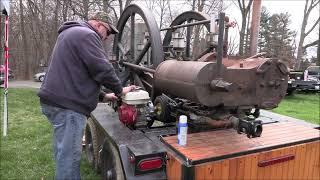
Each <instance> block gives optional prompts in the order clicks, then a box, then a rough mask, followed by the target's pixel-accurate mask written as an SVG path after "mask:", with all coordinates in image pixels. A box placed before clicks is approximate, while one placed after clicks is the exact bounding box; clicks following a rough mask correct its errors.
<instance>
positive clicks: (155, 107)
mask: <svg viewBox="0 0 320 180" xmlns="http://www.w3.org/2000/svg"><path fill="white" fill-rule="evenodd" d="M128 19H130V21H128ZM136 21H139V22H140V21H144V24H145V28H144V29H145V31H144V32H143V33H140V34H139V33H137V32H136V30H137V29H138V28H137V27H135V25H136V23H135V22H136ZM195 26H202V27H203V28H202V29H206V31H207V32H206V38H204V39H206V48H205V49H204V50H202V51H201V52H200V53H198V54H192V50H191V47H192V43H194V41H195V39H196V37H195V36H193V35H192V28H191V27H195ZM229 27H230V23H229V18H228V17H225V15H224V13H220V15H219V18H218V19H210V18H209V17H208V16H206V15H204V14H201V13H199V12H195V11H187V12H184V13H182V14H181V15H179V16H178V17H177V18H176V19H175V20H174V21H173V22H172V24H171V25H170V27H168V28H163V29H159V28H158V26H157V23H156V21H155V19H154V17H153V15H152V14H151V12H150V11H149V10H148V9H147V8H144V7H140V6H138V5H136V4H132V5H130V6H128V7H127V8H126V10H125V11H124V12H123V14H122V16H121V17H120V19H119V22H118V25H117V28H118V29H119V31H120V33H119V34H118V35H117V36H116V37H115V42H114V54H115V56H116V60H117V63H116V65H115V67H116V69H117V72H118V75H119V77H120V78H121V80H122V82H123V84H124V85H125V84H128V83H134V84H136V85H138V86H139V87H141V88H142V89H143V90H145V91H143V92H148V95H146V94H144V93H143V92H142V94H144V96H143V97H144V98H143V99H144V100H143V101H137V102H140V103H133V104H132V103H130V102H129V101H127V102H123V104H122V105H121V106H119V107H118V110H119V115H120V119H121V121H122V122H124V123H125V124H127V125H129V126H131V127H135V124H136V122H139V121H137V119H139V114H140V119H143V118H141V117H142V116H143V117H146V118H145V119H146V125H147V126H148V127H151V126H152V123H153V121H155V120H157V121H161V122H162V123H164V124H165V125H168V124H175V122H176V120H177V117H178V116H179V115H181V114H185V115H187V116H188V118H189V120H190V121H189V126H190V127H191V128H190V129H191V131H195V132H198V131H204V130H212V129H216V128H229V127H233V128H235V129H236V130H237V131H238V132H239V133H245V134H247V136H248V137H259V136H260V135H261V133H262V122H261V121H259V120H256V118H258V117H259V110H260V109H272V108H275V107H277V105H278V104H279V103H280V101H281V99H282V98H283V97H284V96H285V93H286V89H287V76H288V71H287V67H286V66H285V65H284V64H283V63H282V62H281V61H279V60H278V59H275V58H265V57H263V54H258V55H255V56H252V57H249V58H245V59H237V60H235V59H229V58H228V57H227V56H226V51H227V39H228V28H229ZM140 29H141V28H140ZM181 29H184V30H181ZM199 29H201V28H199ZM162 31H166V34H165V36H164V38H163V42H161V37H160V32H162ZM199 34H201V33H199V32H198V34H197V35H199ZM202 34H203V33H202ZM139 38H140V40H139ZM141 39H142V40H141ZM137 41H139V42H137ZM193 51H195V48H193ZM134 93H135V92H133V94H130V97H131V98H133V99H135V97H136V96H135V95H134ZM139 93H140V95H138V96H139V97H140V98H141V97H142V96H141V90H139ZM149 95H150V100H149V99H148V98H146V97H149ZM125 98H128V97H124V99H125ZM129 99H130V98H129ZM137 99H139V98H137ZM124 101H125V100H124ZM128 119H129V120H128ZM142 121H143V120H142Z"/></svg>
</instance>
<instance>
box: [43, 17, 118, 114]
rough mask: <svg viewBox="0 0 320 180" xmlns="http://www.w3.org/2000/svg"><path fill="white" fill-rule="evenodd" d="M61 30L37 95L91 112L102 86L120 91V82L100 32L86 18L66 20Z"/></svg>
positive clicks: (45, 100) (62, 104)
mask: <svg viewBox="0 0 320 180" xmlns="http://www.w3.org/2000/svg"><path fill="white" fill-rule="evenodd" d="M58 33H59V36H58V38H57V42H56V44H55V46H54V49H53V52H52V55H51V57H50V64H49V67H48V70H47V73H46V77H45V80H44V82H43V83H42V85H41V88H40V91H39V92H38V96H39V97H40V101H41V102H42V103H45V104H49V105H53V106H57V107H61V108H66V109H71V110H74V111H76V112H79V113H82V114H85V115H87V116H89V115H90V113H91V112H92V111H93V110H94V109H95V108H96V106H97V104H98V99H99V95H101V94H100V93H101V92H100V86H101V85H103V86H105V87H106V88H108V89H110V90H112V91H113V92H114V93H115V94H120V93H121V92H122V86H121V82H120V80H119V78H118V77H117V75H116V73H115V70H114V68H113V66H112V64H111V63H110V62H109V61H108V59H107V56H106V54H105V51H104V49H103V46H102V40H101V37H100V35H99V34H98V33H97V32H96V31H95V29H93V27H91V26H90V25H89V24H88V23H87V22H75V21H70V22H65V23H64V24H63V25H62V26H61V27H60V28H59V31H58Z"/></svg>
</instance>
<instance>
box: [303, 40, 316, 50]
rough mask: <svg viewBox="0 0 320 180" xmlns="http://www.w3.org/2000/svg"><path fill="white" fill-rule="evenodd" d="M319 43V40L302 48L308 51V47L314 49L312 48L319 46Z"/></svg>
mask: <svg viewBox="0 0 320 180" xmlns="http://www.w3.org/2000/svg"><path fill="white" fill-rule="evenodd" d="M318 42H319V39H318V40H315V41H313V42H312V43H309V44H306V45H305V46H303V47H302V48H303V49H307V48H308V47H312V46H315V45H317V44H318Z"/></svg>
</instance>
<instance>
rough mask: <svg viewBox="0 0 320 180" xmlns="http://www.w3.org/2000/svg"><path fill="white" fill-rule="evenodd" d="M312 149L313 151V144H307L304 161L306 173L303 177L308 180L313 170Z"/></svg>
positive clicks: (304, 172)
mask: <svg viewBox="0 0 320 180" xmlns="http://www.w3.org/2000/svg"><path fill="white" fill-rule="evenodd" d="M312 149H313V143H307V144H306V154H305V158H306V160H305V161H304V171H303V173H302V177H304V178H306V179H308V174H309V170H310V169H312V166H311V156H312Z"/></svg>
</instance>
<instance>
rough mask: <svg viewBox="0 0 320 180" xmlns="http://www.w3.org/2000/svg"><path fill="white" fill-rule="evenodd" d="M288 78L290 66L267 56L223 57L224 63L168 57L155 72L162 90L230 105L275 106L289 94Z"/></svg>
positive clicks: (196, 99) (195, 99)
mask: <svg viewBox="0 0 320 180" xmlns="http://www.w3.org/2000/svg"><path fill="white" fill-rule="evenodd" d="M218 68H220V72H221V73H220V74H219V73H218V72H219V71H218ZM287 80H288V70H287V67H286V66H285V65H284V64H283V63H282V62H280V61H278V60H277V59H267V58H251V59H244V60H238V61H232V60H228V59H223V60H222V66H221V67H217V63H216V62H199V61H177V60H167V61H164V62H162V63H161V64H160V65H159V66H158V67H157V69H156V72H155V74H154V85H155V90H156V91H158V92H163V93H165V94H168V95H171V96H173V97H178V98H184V99H188V100H191V101H194V102H198V103H200V104H203V105H206V106H209V107H216V106H223V107H230V108H234V107H237V108H239V107H240V108H241V107H244V108H248V107H252V108H262V109H272V108H275V107H277V105H278V104H279V103H280V101H281V99H282V98H283V97H284V96H285V94H286V89H287Z"/></svg>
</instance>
